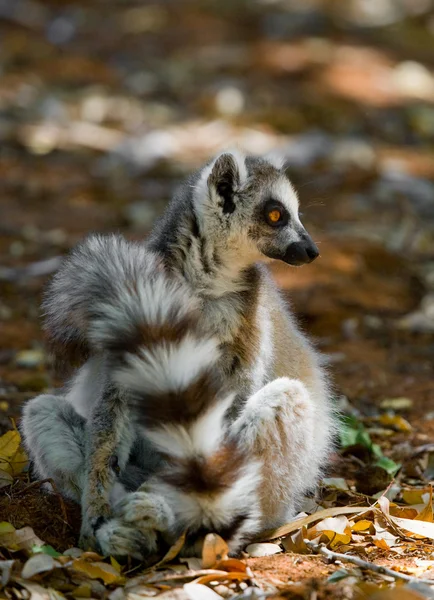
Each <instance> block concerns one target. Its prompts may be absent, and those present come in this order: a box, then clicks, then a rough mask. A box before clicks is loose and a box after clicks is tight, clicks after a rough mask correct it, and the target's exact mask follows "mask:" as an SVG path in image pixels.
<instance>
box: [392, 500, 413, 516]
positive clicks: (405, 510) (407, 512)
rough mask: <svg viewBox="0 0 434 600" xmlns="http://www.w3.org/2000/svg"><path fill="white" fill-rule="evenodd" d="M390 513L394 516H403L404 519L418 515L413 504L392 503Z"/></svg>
mask: <svg viewBox="0 0 434 600" xmlns="http://www.w3.org/2000/svg"><path fill="white" fill-rule="evenodd" d="M390 514H391V515H392V516H393V517H402V518H403V519H414V518H415V517H417V510H416V509H415V508H413V507H411V506H398V505H397V504H391V505H390Z"/></svg>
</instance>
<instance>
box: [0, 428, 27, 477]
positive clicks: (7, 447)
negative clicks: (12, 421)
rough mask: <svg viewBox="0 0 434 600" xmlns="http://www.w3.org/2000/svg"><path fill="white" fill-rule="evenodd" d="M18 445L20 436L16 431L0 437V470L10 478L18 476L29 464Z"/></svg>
mask: <svg viewBox="0 0 434 600" xmlns="http://www.w3.org/2000/svg"><path fill="white" fill-rule="evenodd" d="M20 444H21V436H20V434H19V432H18V431H17V430H16V429H14V430H12V431H7V432H6V433H5V434H4V435H2V436H1V437H0V468H1V470H2V471H4V472H6V473H8V474H9V475H11V476H12V477H15V476H16V475H19V474H20V473H21V472H22V471H23V470H24V469H25V467H26V466H27V465H28V462H29V460H28V458H27V454H26V453H25V452H24V450H23V449H22V448H21V445H20Z"/></svg>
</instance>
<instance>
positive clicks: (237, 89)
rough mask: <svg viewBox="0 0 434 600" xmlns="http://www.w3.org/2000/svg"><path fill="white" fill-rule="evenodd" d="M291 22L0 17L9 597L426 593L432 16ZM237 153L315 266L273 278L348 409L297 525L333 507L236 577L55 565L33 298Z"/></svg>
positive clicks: (2, 391) (291, 16)
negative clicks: (36, 426)
mask: <svg viewBox="0 0 434 600" xmlns="http://www.w3.org/2000/svg"><path fill="white" fill-rule="evenodd" d="M289 4H290V6H291V8H288V7H287V8H284V3H279V2H276V3H268V2H252V3H250V4H248V3H241V2H240V3H236V2H235V3H229V2H219V3H210V4H209V5H207V6H206V7H205V6H204V3H201V2H193V1H191V0H188V1H187V2H183V3H176V2H174V1H172V2H166V3H158V2H156V3H154V4H152V3H140V4H138V3H137V4H136V3H133V2H126V3H116V2H114V1H113V2H105V3H104V4H103V7H104V18H103V19H101V14H100V13H101V10H102V9H101V6H98V5H97V3H95V4H91V3H85V2H81V3H80V2H78V1H75V0H74V1H70V2H60V1H54V0H53V1H52V2H34V1H30V0H15V2H14V3H10V4H9V3H7V2H6V3H0V37H1V39H2V49H1V54H0V72H1V73H2V77H1V78H0V139H1V145H0V215H1V219H0V433H2V434H5V433H6V438H5V437H2V438H0V461H3V467H4V468H0V557H2V558H3V560H1V561H0V570H1V572H2V574H3V575H2V580H1V581H2V583H1V584H0V597H8V598H13V599H16V598H17V599H18V598H20V599H26V598H30V597H31V598H50V599H51V598H60V597H66V598H79V597H92V598H93V597H94V598H110V600H121V599H122V598H124V597H126V598H134V600H135V599H136V598H141V597H146V596H155V595H160V596H161V597H162V598H163V597H164V598H167V599H169V598H177V599H182V598H186V599H193V600H196V599H199V600H201V599H202V598H203V599H204V600H207V598H210V599H212V598H218V597H237V598H239V599H240V598H247V597H251V598H255V597H262V594H266V595H267V597H272V598H300V599H301V598H303V599H304V598H307V599H309V600H312V599H321V598H377V597H378V598H384V600H387V598H394V599H397V600H405V599H407V598H408V599H409V600H411V599H412V598H415V599H417V598H421V597H431V598H434V550H433V546H432V542H433V539H434V535H433V529H434V524H433V521H434V519H433V511H432V488H431V483H432V482H433V481H434V444H433V438H434V383H433V363H434V161H433V159H432V157H433V151H434V143H433V140H434V74H433V67H434V21H433V17H432V13H431V12H430V11H429V10H428V9H426V8H425V9H424V8H423V7H424V6H425V4H426V5H427V6H428V4H429V3H423V2H422V3H415V4H418V5H420V8H419V9H416V8H413V9H411V10H410V8H408V10H407V8H405V7H407V4H408V6H410V4H411V3H402V7H401V8H400V9H399V10H398V9H397V8H396V7H395V9H394V10H396V14H395V13H393V11H392V13H391V14H390V15H389V17H388V19H383V21H382V20H381V19H382V17H381V15H380V16H378V15H377V17H378V20H377V21H376V20H375V18H374V16H373V15H372V14H371V16H370V19H369V18H368V17H367V16H366V14H365V13H364V12H363V10H362V4H363V3H362V2H357V1H355V0H354V1H353V2H348V3H344V2H342V3H339V2H334V3H333V2H327V1H325V0H324V1H323V2H321V1H319V0H318V1H317V2H310V3H306V5H303V6H301V5H302V4H303V3H300V5H299V4H297V3H295V2H294V3H293V5H292V4H291V3H289ZM392 4H393V3H391V6H392ZM422 5H423V6H422ZM350 7H352V8H351V9H350ZM403 7H404V8H403ZM391 10H392V9H391ZM380 12H381V11H380ZM233 145H238V146H239V147H241V148H243V149H245V150H246V151H248V152H251V153H265V152H269V151H271V150H275V149H278V150H279V153H280V154H281V155H283V156H284V157H285V159H286V161H287V165H288V174H289V176H290V177H291V179H292V180H293V182H294V184H295V186H296V188H297V189H298V191H299V194H300V201H301V210H302V212H303V214H304V217H303V220H304V222H305V224H306V227H307V229H308V230H309V231H310V233H311V234H312V236H313V237H314V239H315V241H317V242H318V243H319V247H320V250H321V257H320V258H319V259H318V260H317V261H315V262H314V263H313V264H312V265H309V266H306V267H303V268H301V269H293V268H289V267H287V266H286V265H283V264H274V265H273V266H272V269H273V273H274V275H275V278H276V281H277V282H278V284H279V286H280V287H281V288H282V289H283V290H284V291H285V294H286V295H287V297H288V299H289V301H290V302H291V304H292V306H293V308H294V310H295V312H296V313H297V315H298V318H299V321H300V323H301V325H302V327H303V329H304V330H305V331H306V332H308V334H309V335H310V336H311V337H312V339H313V340H314V342H315V344H316V345H317V347H318V348H320V349H321V351H322V352H323V353H324V355H325V359H326V360H327V362H328V364H329V370H330V373H331V376H332V378H333V382H334V398H335V400H336V402H337V403H338V406H339V408H340V409H341V410H342V412H343V414H344V415H346V421H345V423H344V424H343V426H342V431H341V436H340V438H341V439H340V442H341V445H340V447H339V448H338V449H337V451H336V452H335V454H334V455H333V457H331V461H330V472H329V473H328V474H327V477H326V478H325V480H324V482H323V485H322V487H321V489H320V490H319V492H318V495H317V497H316V498H315V499H312V500H310V501H309V503H308V504H307V505H306V507H305V512H306V513H307V514H313V513H315V512H316V511H322V510H328V509H332V508H333V509H336V511H335V512H332V513H331V514H329V513H324V514H323V513H319V514H320V516H319V517H318V518H317V519H315V518H311V519H310V520H309V517H307V519H308V520H307V521H306V522H305V523H301V524H299V525H298V526H297V527H295V528H294V527H289V528H287V531H285V532H283V533H282V532H280V533H281V535H279V536H278V537H277V538H276V537H275V536H273V535H271V536H268V538H269V539H268V540H267V541H269V542H271V543H272V544H273V546H260V547H259V549H256V552H263V553H268V552H278V553H276V554H273V555H270V556H262V557H261V556H260V557H251V556H249V555H248V554H246V555H245V556H244V557H243V559H242V561H241V562H234V563H231V562H230V561H226V560H225V559H224V544H223V542H221V541H220V540H217V542H216V540H214V541H210V542H209V543H210V548H211V549H210V548H209V549H208V553H209V552H211V554H212V553H213V552H214V553H215V557H214V558H215V560H214V561H213V560H210V559H209V556H208V560H205V562H204V563H202V564H201V565H200V564H199V562H196V563H193V562H192V563H191V564H179V563H178V564H176V565H174V566H173V565H172V563H173V560H174V559H170V557H169V559H170V560H168V563H169V566H168V564H165V565H164V566H163V565H162V566H160V567H159V568H158V569H154V570H152V571H146V572H143V570H142V569H141V568H140V565H134V564H133V565H131V564H128V565H119V564H118V563H117V562H116V561H114V560H112V561H111V562H110V561H108V560H105V561H104V560H103V559H102V558H100V557H97V556H95V555H92V554H89V553H87V554H85V555H81V556H78V550H74V551H70V553H69V554H70V555H68V554H67V555H63V554H61V553H63V552H64V551H65V550H66V551H67V550H68V548H72V547H75V546H76V545H77V536H78V532H79V527H80V515H79V510H78V507H76V506H74V505H73V504H70V503H69V502H66V501H64V500H62V499H61V498H60V497H59V496H58V495H56V494H54V495H52V494H47V493H46V492H44V491H43V490H42V489H41V487H40V486H39V485H35V484H33V485H31V480H30V478H29V473H28V471H27V467H26V459H25V456H23V455H22V454H21V453H20V451H19V450H18V443H19V436H18V434H17V433H16V431H15V430H14V424H15V423H17V424H18V422H19V416H20V411H21V406H22V404H23V402H25V401H26V400H27V399H29V398H31V397H33V396H35V395H36V394H38V393H40V392H42V391H45V390H48V389H50V388H52V387H55V386H57V385H59V384H60V383H61V382H60V381H59V380H57V379H55V378H53V375H52V371H51V369H50V361H49V357H48V356H47V355H46V353H45V351H44V346H43V335H42V331H41V321H40V318H39V305H40V299H41V292H42V289H43V287H44V285H45V283H46V281H47V277H48V276H49V275H50V274H51V273H52V272H53V271H54V270H55V269H56V267H57V266H58V264H59V260H60V257H61V256H62V255H63V254H64V253H65V252H67V251H68V250H69V249H70V248H71V247H72V246H73V245H74V244H75V243H76V242H77V241H78V240H80V239H81V238H82V237H83V236H84V235H85V234H87V233H88V232H90V231H100V232H108V231H121V232H122V233H124V234H125V235H126V236H127V237H129V238H132V239H142V238H144V237H145V236H146V235H147V233H148V232H149V230H150V228H151V226H152V223H153V222H154V220H155V219H156V218H157V217H158V216H159V215H160V214H161V212H162V211H163V210H164V206H165V204H166V202H167V200H168V199H169V198H170V196H171V194H172V193H173V190H174V188H175V186H176V185H177V184H178V183H179V181H180V180H181V179H182V178H183V177H184V176H185V175H186V174H188V173H189V172H190V171H191V170H192V169H193V168H196V167H197V166H199V165H200V164H201V163H202V162H203V161H205V160H207V158H209V156H210V155H212V154H213V153H214V152H216V151H217V150H219V149H221V148H225V147H231V146H233ZM7 432H9V433H7ZM48 434H49V433H48V432H47V435H48ZM8 453H9V454H8ZM0 467H1V465H0ZM5 473H6V474H5ZM355 507H359V508H360V510H359V512H353V513H351V512H350V511H347V512H345V510H346V509H348V508H350V509H354V508H355ZM366 509H369V510H366ZM339 510H341V512H339ZM325 519H328V520H325ZM403 520H405V522H403ZM324 523H325V524H324ZM8 524H9V525H8ZM321 524H323V525H321ZM420 524H422V525H420ZM23 528H30V529H23ZM421 528H422V529H421ZM19 532H21V533H19ZM23 532H24V533H23ZM270 538H271V539H270ZM304 539H308V540H310V541H311V543H312V544H313V545H314V548H313V549H312V546H309V545H306V543H305V542H304V541H303V540H304ZM216 544H217V545H218V544H221V546H219V550H218V551H217V550H216V549H215V545H216ZM319 544H324V546H320V545H319ZM35 548H39V556H38V553H36V554H35ZM41 548H42V551H41ZM50 548H51V549H50ZM324 548H328V549H331V550H332V551H333V552H340V553H347V554H350V555H355V556H358V557H360V558H362V559H363V560H367V561H369V562H370V563H375V564H376V565H380V566H386V567H389V568H391V569H394V570H395V571H396V572H397V573H398V574H404V576H405V575H407V576H408V577H409V578H410V580H409V581H408V582H401V583H402V584H403V586H404V587H402V586H401V584H400V582H399V581H398V582H396V581H395V579H396V578H395V577H393V576H390V574H384V573H379V572H375V571H374V570H372V569H370V568H360V567H357V566H355V565H351V564H342V563H339V562H336V561H333V560H329V559H327V557H325V556H324V555H322V554H319V553H318V552H321V550H323V549H324ZM59 554H61V555H60V556H59ZM71 554H72V556H71ZM251 554H255V551H254V550H252V551H251ZM41 555H43V556H44V557H48V558H42V559H41V558H40V557H41ZM220 555H222V556H223V561H222V560H220V562H219V558H220V559H221V558H222V556H220ZM29 557H30V558H29ZM35 557H38V558H37V560H36V563H37V564H36V563H35ZM205 558H206V557H205ZM26 561H27V562H26ZM29 561H33V562H29ZM37 561H39V562H37ZM28 564H30V566H28V567H27V571H25V570H24V571H23V565H24V569H25V568H26V565H28ZM205 565H207V566H206V568H205ZM216 565H217V566H216ZM210 567H213V569H211V570H210ZM92 569H93V571H92ZM336 572H338V575H334V576H333V573H336ZM213 577H214V579H213ZM418 577H419V578H423V579H424V580H425V582H424V583H420V582H418V581H417V578H418ZM430 579H432V580H433V586H432V587H431V586H430V585H429V580H430ZM192 582H193V583H192ZM210 582H211V583H210ZM215 582H218V583H217V584H216V583H215ZM2 586H3V587H2ZM182 586H183V587H182ZM198 586H199V587H198ZM205 586H206V587H205ZM44 590H45V591H44ZM47 590H51V591H47ZM54 590H57V591H54ZM213 593H214V594H215V595H212V594H213ZM1 594H4V596H2V595H1ZM38 594H39V595H38ZM56 594H57V595H56ZM207 594H208V595H207ZM255 594H256V595H255ZM390 594H392V595H390Z"/></svg>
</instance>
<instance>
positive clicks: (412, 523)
mask: <svg viewBox="0 0 434 600" xmlns="http://www.w3.org/2000/svg"><path fill="white" fill-rule="evenodd" d="M378 504H379V506H380V508H381V511H382V512H383V514H384V515H385V517H386V518H387V519H388V520H389V521H391V522H392V523H393V524H394V525H397V526H398V527H399V528H400V529H403V530H404V531H406V532H407V535H409V534H410V537H413V536H419V537H422V538H429V539H431V540H434V523H429V522H426V521H417V520H416V519H402V518H399V517H394V516H393V515H391V514H390V509H389V500H388V499H387V498H385V497H384V496H383V497H382V498H379V499H378Z"/></svg>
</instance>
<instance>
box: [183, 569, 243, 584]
mask: <svg viewBox="0 0 434 600" xmlns="http://www.w3.org/2000/svg"><path fill="white" fill-rule="evenodd" d="M248 578H249V576H248V575H247V573H227V572H226V573H219V574H217V575H215V574H212V575H202V576H201V577H198V578H197V579H195V580H194V583H201V584H206V583H209V582H210V581H243V580H244V579H248Z"/></svg>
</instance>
